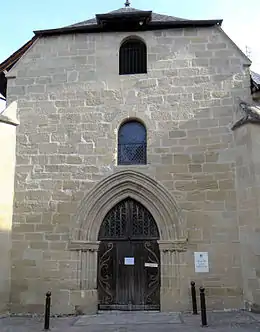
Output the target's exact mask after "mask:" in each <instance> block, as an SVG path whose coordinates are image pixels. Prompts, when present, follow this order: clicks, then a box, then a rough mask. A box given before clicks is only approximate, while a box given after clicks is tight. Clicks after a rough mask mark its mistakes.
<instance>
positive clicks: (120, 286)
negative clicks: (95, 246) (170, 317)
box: [98, 199, 160, 310]
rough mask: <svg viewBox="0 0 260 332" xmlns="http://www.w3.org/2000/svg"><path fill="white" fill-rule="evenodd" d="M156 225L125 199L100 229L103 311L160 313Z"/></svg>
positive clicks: (148, 216) (142, 209)
mask: <svg viewBox="0 0 260 332" xmlns="http://www.w3.org/2000/svg"><path fill="white" fill-rule="evenodd" d="M158 237H159V233H158V229H157V225H156V223H155V221H154V219H153V217H152V216H151V214H150V213H149V211H147V210H146V209H145V208H144V207H143V206H142V205H141V204H140V203H138V202H136V201H134V200H132V199H126V200H124V201H122V202H120V203H119V204H118V205H117V206H115V207H114V208H113V209H112V210H111V211H110V212H109V213H108V215H107V216H106V218H105V219H104V222H103V224H102V227H101V229H100V234H99V238H100V241H101V242H100V247H99V255H98V296H99V309H100V310H159V309H160V252H159V246H158V242H157V239H158Z"/></svg>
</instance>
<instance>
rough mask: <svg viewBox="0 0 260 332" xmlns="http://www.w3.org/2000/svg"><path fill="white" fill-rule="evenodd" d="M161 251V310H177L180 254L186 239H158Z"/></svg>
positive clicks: (179, 284)
mask: <svg viewBox="0 0 260 332" xmlns="http://www.w3.org/2000/svg"><path fill="white" fill-rule="evenodd" d="M159 247H160V253H161V311H166V312H167V311H174V310H179V303H180V294H181V277H180V262H181V259H180V255H181V254H182V253H183V252H185V251H186V250H187V240H186V239H182V240H173V241H159Z"/></svg>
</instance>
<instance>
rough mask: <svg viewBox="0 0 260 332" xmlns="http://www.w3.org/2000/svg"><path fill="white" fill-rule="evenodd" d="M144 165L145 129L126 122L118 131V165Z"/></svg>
mask: <svg viewBox="0 0 260 332" xmlns="http://www.w3.org/2000/svg"><path fill="white" fill-rule="evenodd" d="M145 164H146V128H145V126H144V125H142V124H141V123H140V122H138V121H128V122H126V123H124V124H123V125H121V127H120V128H119V131H118V165H145Z"/></svg>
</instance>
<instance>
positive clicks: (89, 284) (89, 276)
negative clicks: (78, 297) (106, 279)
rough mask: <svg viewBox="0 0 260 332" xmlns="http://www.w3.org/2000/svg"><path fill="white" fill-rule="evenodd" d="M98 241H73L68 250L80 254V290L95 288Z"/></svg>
mask: <svg viewBox="0 0 260 332" xmlns="http://www.w3.org/2000/svg"><path fill="white" fill-rule="evenodd" d="M98 248H99V241H95V242H94V241H73V242H70V244H69V250H76V251H79V252H80V266H79V274H78V275H79V280H78V284H79V286H80V289H81V290H91V289H96V288H97V260H98V255H97V253H98Z"/></svg>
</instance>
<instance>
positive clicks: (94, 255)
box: [68, 170, 187, 311]
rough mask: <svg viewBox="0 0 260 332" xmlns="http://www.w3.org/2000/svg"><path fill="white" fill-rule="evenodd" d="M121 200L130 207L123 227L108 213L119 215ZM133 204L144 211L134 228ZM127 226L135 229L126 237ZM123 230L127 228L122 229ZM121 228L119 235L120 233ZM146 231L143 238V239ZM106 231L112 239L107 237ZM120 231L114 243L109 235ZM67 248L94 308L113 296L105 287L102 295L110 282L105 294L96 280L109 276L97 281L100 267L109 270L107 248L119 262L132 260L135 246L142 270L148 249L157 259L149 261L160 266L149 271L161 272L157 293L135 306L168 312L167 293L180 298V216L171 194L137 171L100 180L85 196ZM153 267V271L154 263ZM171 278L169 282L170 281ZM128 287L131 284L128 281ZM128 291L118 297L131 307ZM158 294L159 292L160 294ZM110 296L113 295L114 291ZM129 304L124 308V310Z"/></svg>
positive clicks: (182, 222) (182, 223)
mask: <svg viewBox="0 0 260 332" xmlns="http://www.w3.org/2000/svg"><path fill="white" fill-rule="evenodd" d="M120 204H126V207H125V209H126V210H127V211H128V212H126V213H128V217H129V218H128V222H127V223H126V224H127V228H126V229H124V224H122V223H121V224H119V226H118V225H117V224H116V223H114V224H113V222H112V221H111V213H112V215H114V216H118V215H119V216H120V213H121V212H120V208H119V207H120V206H121V211H122V205H120ZM131 206H132V208H131ZM133 206H135V210H136V211H143V212H140V216H143V217H142V218H143V221H142V220H141V223H139V226H136V225H134V226H133V220H134V214H133V212H131V211H133ZM118 209H119V210H118ZM131 209H132V210H131ZM111 211H112V212H111ZM131 213H132V214H131ZM109 216H110V217H109ZM109 218H110V219H109ZM139 219H140V218H139ZM109 220H110V221H109ZM131 220H132V221H131ZM145 220H146V221H145ZM147 220H148V224H149V225H150V226H151V227H150V228H151V229H150V230H149V231H148V230H147ZM129 222H130V223H129ZM116 225H117V226H116ZM140 225H141V226H140ZM129 226H130V229H131V227H132V231H133V229H134V228H133V227H137V228H136V230H135V231H133V233H130V235H129ZM109 227H110V228H109ZM116 227H119V229H117V230H115V228H116ZM120 227H121V228H120ZM138 227H140V228H138ZM138 229H139V230H138ZM123 230H125V231H126V230H128V231H127V232H126V233H125V232H124V231H123ZM140 230H142V232H143V233H142V234H141V235H142V237H141V238H139V239H138V236H137V235H138V232H140ZM121 231H122V233H120V232H121ZM118 232H119V233H118ZM135 232H137V234H135ZM145 232H146V233H145ZM147 232H148V233H147ZM149 232H151V233H149ZM154 232H155V233H154ZM120 234H121V235H120ZM144 234H146V235H147V236H146V237H144ZM110 235H111V236H112V238H109V236H110ZM118 235H120V236H122V239H121V240H120V239H117V240H118V241H117V243H116V247H115V246H114V245H115V243H114V241H115V240H116V239H114V238H113V236H118ZM139 235H140V234H139ZM120 236H119V237H120ZM111 240H112V241H111ZM138 240H139V243H140V245H139V249H138V245H137V243H138ZM140 241H141V242H140ZM131 242H135V243H136V248H135V245H133V246H130V247H129V244H131ZM122 243H124V244H125V245H124V247H123V249H122V250H121V249H120V246H122V245H123V244H122ZM114 248H116V249H114ZM127 248H129V251H127V250H128V249H127ZM68 249H69V250H72V251H76V252H77V257H78V273H77V276H78V277H77V278H78V285H79V289H80V290H81V291H84V292H87V293H86V294H89V295H88V296H89V301H92V302H91V303H95V304H96V306H98V303H101V304H102V303H103V304H104V303H106V301H108V302H109V301H110V305H111V300H109V299H111V294H109V291H108V293H106V291H107V290H109V289H110V288H111V287H113V286H112V285H111V284H107V285H105V284H104V283H103V285H102V286H103V291H104V288H105V292H103V295H102V294H101V293H99V290H100V281H101V283H102V282H104V281H105V282H106V278H107V277H109V276H105V280H103V281H102V280H101V279H102V278H103V277H104V275H103V276H102V274H103V273H104V268H105V269H106V268H107V269H109V264H108V265H106V264H107V263H106V258H107V257H105V256H106V255H107V252H108V251H109V252H111V255H112V257H117V258H115V259H117V261H119V260H121V263H124V262H125V258H129V259H130V260H129V261H128V263H129V264H131V262H132V260H131V258H133V257H135V256H136V253H137V252H138V250H141V255H143V260H141V261H139V263H138V264H139V266H142V269H144V268H145V266H144V264H145V263H149V260H148V261H147V262H146V261H145V260H146V259H149V257H148V256H147V255H148V252H150V251H149V250H150V249H151V250H152V253H153V255H154V254H155V257H156V259H157V262H156V259H155V261H150V263H151V264H158V268H157V270H154V271H153V273H154V272H155V271H157V272H156V273H157V274H156V276H158V273H159V281H158V278H157V279H156V278H155V276H153V278H155V279H156V280H157V281H156V282H157V286H156V290H155V292H154V291H152V294H153V296H152V298H150V299H148V300H149V301H148V300H147V301H146V300H145V297H142V299H139V308H141V309H142V310H143V309H145V308H148V309H149V310H151V309H155V308H156V309H158V307H159V306H160V309H161V310H162V311H164V310H166V311H167V310H168V308H169V303H171V304H172V303H173V302H172V301H173V298H170V300H169V296H170V295H169V294H175V295H174V299H175V301H176V303H177V302H178V301H180V296H179V295H178V294H179V293H178V292H177V290H178V289H179V287H180V282H181V277H180V269H179V266H180V264H181V263H180V262H181V261H183V259H184V258H183V255H184V253H185V252H186V250H187V236H186V227H185V219H183V218H182V214H181V211H180V210H179V208H178V206H177V204H176V202H175V200H174V198H173V196H172V195H171V193H170V192H169V191H168V190H167V189H166V188H165V187H164V186H162V185H161V184H160V183H159V182H157V181H156V180H154V179H152V178H151V177H149V176H147V175H145V174H143V173H141V172H136V171H133V170H123V171H119V172H116V173H114V174H113V175H111V176H108V177H107V178H105V179H104V180H102V181H101V182H100V183H99V184H97V185H96V186H95V187H94V188H93V189H92V190H91V191H90V192H89V193H88V194H87V195H86V196H85V197H84V198H83V200H82V202H81V204H80V206H79V209H78V211H77V214H76V216H75V222H74V225H73V228H72V229H71V236H70V242H69V245H68ZM148 249H149V250H148ZM117 252H122V253H123V255H124V257H123V256H122V257H121V256H120V257H119V256H113V255H116V253H117ZM150 253H151V252H150ZM103 255H104V257H103ZM137 256H138V254H137ZM102 257H103V258H102ZM126 263H127V260H126ZM153 266H155V265H153ZM117 268H119V267H117ZM130 268H131V266H130ZM153 268H154V269H156V267H153ZM101 270H102V271H101ZM143 272H144V271H143ZM100 273H101V275H100ZM120 273H121V272H120ZM129 273H130V272H129ZM130 275H131V274H130ZM100 277H101V278H100ZM127 278H128V279H129V278H130V277H129V276H128V277H127ZM169 278H170V280H171V284H170V283H169ZM128 279H126V280H128ZM153 282H154V281H153ZM158 282H159V284H158ZM140 284H142V282H141V283H140ZM146 284H147V280H146ZM158 285H159V286H158ZM131 287H135V286H133V285H132V286H131ZM158 287H159V290H158ZM148 288H149V287H148ZM123 289H124V286H122V288H121V290H120V291H121V295H122V290H123ZM127 292H128V293H127V294H128V295H125V296H123V297H122V296H121V299H122V298H123V299H124V304H123V305H125V306H126V304H125V303H126V301H127V302H128V303H127V308H130V310H131V308H132V309H133V305H134V303H135V302H136V300H133V297H132V295H131V294H133V290H128V291H127ZM158 292H159V293H160V296H159V298H158ZM119 293H120V292H119ZM119 293H117V294H119ZM84 294H85V293H84ZM100 294H101V295H100ZM113 294H114V296H115V294H116V293H115V291H114V293H113ZM129 294H130V295H129ZM86 296H87V295H86ZM116 296H117V295H116ZM93 297H94V298H95V300H94V299H93ZM104 299H106V300H104ZM112 302H113V303H114V304H116V305H117V304H118V302H119V301H114V300H113V301H112ZM119 305H120V303H119ZM140 305H141V306H140ZM147 305H148V307H147ZM145 306H146V307H145ZM127 308H126V307H124V310H126V309H127ZM136 309H138V307H136ZM127 310H129V309H127Z"/></svg>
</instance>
